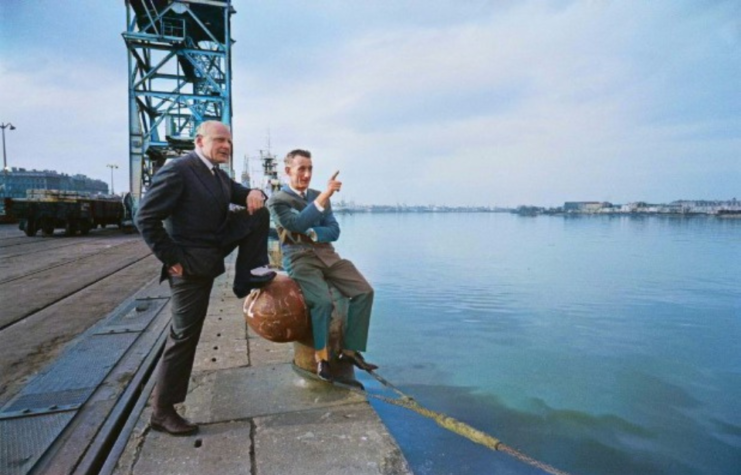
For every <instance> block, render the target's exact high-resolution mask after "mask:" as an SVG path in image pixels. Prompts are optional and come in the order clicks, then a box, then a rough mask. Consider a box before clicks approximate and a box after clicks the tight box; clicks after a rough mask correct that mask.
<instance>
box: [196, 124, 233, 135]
mask: <svg viewBox="0 0 741 475" xmlns="http://www.w3.org/2000/svg"><path fill="white" fill-rule="evenodd" d="M216 124H221V125H223V126H224V127H226V128H227V129H229V126H228V125H226V124H225V123H223V122H221V121H218V120H207V121H205V122H201V123H200V124H198V128H196V137H205V136H207V135H208V132H209V130H210V129H211V127H213V126H214V125H216ZM229 130H230V131H231V129H229Z"/></svg>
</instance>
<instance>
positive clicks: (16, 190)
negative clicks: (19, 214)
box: [0, 167, 108, 198]
mask: <svg viewBox="0 0 741 475" xmlns="http://www.w3.org/2000/svg"><path fill="white" fill-rule="evenodd" d="M26 190H60V191H75V192H83V193H85V192H87V193H102V194H108V184H107V183H106V182H104V181H102V180H95V179H93V178H89V177H87V176H85V175H79V174H78V175H67V174H65V173H58V172H55V171H52V170H43V171H39V170H26V169H25V168H15V167H13V168H12V169H10V170H8V171H7V172H2V173H0V197H3V198H25V197H26Z"/></svg>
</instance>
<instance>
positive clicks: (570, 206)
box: [563, 201, 612, 213]
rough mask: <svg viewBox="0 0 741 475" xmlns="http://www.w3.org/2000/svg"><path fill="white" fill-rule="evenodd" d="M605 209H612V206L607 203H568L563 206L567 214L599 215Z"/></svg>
mask: <svg viewBox="0 0 741 475" xmlns="http://www.w3.org/2000/svg"><path fill="white" fill-rule="evenodd" d="M603 208H612V204H611V203H607V202H605V201H567V202H565V203H564V204H563V210H564V212H566V213H597V212H598V211H600V210H601V209H603Z"/></svg>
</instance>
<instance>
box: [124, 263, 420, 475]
mask: <svg viewBox="0 0 741 475" xmlns="http://www.w3.org/2000/svg"><path fill="white" fill-rule="evenodd" d="M232 275H233V274H232V268H231V267H229V268H228V272H227V274H225V275H224V276H221V277H220V278H219V279H217V282H216V285H215V286H214V290H213V292H212V294H211V305H210V308H209V314H208V317H207V319H206V324H205V326H204V331H203V334H202V336H201V340H200V344H199V348H198V352H197V354H196V363H195V367H194V372H193V376H192V380H191V386H190V390H189V394H188V398H187V400H186V401H185V403H184V404H183V407H181V408H180V412H181V413H182V414H183V415H185V416H186V417H188V418H189V419H190V420H192V421H194V422H196V423H198V424H199V425H200V429H201V430H200V432H199V433H198V434H196V435H194V436H190V437H172V436H169V435H166V434H162V433H158V432H154V431H151V430H150V429H149V423H148V421H149V416H150V413H151V412H150V410H149V408H147V409H145V410H144V411H143V412H142V413H141V416H140V418H139V420H138V421H137V423H136V427H135V429H134V431H133V432H132V434H131V436H130V438H129V441H128V443H127V446H126V449H125V450H124V452H123V454H122V456H121V457H120V458H119V461H118V464H117V465H116V468H115V470H114V472H113V473H115V474H117V475H145V474H157V475H160V474H163V475H167V474H181V475H186V474H194V475H195V474H198V475H204V474H206V475H207V474H248V475H273V474H275V475H294V474H295V475H299V474H300V475H312V474H317V475H331V474H353V475H366V474H367V475H376V474H385V475H397V474H399V475H402V474H411V473H412V472H411V470H410V469H409V466H408V464H407V462H406V460H405V459H404V456H403V455H402V453H401V450H400V449H399V447H398V445H397V444H396V442H395V441H394V439H393V437H392V436H391V435H390V434H389V432H388V430H387V429H386V427H385V426H384V425H383V423H382V422H381V420H380V419H379V417H378V415H377V414H376V413H375V411H374V410H373V408H372V407H371V406H370V405H369V404H368V402H367V401H366V400H365V398H363V397H362V396H360V395H358V394H355V393H352V392H349V391H346V390H343V389H340V388H337V387H334V386H331V385H328V384H326V383H322V382H319V381H308V380H305V379H304V378H302V377H301V376H299V375H298V374H297V373H296V372H294V371H293V369H292V366H291V361H292V354H293V350H292V347H293V345H291V344H276V343H271V342H269V341H266V340H263V339H262V338H260V337H258V336H256V335H254V334H250V332H249V330H248V329H247V326H246V324H245V322H244V317H243V315H242V309H241V303H240V301H239V300H238V299H236V298H235V297H234V296H233V295H232V294H231V288H230V287H231V286H230V284H229V282H230V281H231V279H232Z"/></svg>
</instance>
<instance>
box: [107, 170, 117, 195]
mask: <svg viewBox="0 0 741 475" xmlns="http://www.w3.org/2000/svg"><path fill="white" fill-rule="evenodd" d="M106 166H107V167H108V168H110V169H111V194H112V195H115V194H116V192H115V191H113V169H114V168H118V165H116V164H115V163H109V164H108V165H106Z"/></svg>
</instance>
